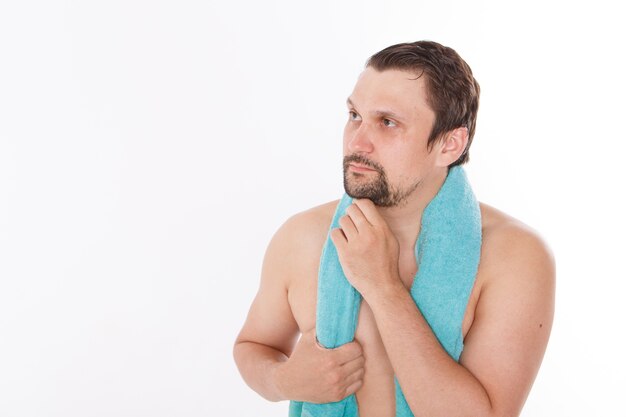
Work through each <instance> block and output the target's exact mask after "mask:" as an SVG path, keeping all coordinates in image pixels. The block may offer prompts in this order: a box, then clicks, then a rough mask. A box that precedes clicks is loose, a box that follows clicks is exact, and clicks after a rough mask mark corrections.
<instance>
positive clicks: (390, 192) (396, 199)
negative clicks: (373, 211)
mask: <svg viewBox="0 0 626 417" xmlns="http://www.w3.org/2000/svg"><path fill="white" fill-rule="evenodd" d="M351 162H356V163H358V164H360V165H364V166H366V167H368V168H371V169H373V170H374V171H376V173H369V174H362V173H359V172H353V171H352V172H351V171H350V163H351ZM368 176H371V177H373V178H371V179H369V180H368V179H367V177H368ZM419 184H420V182H419V181H418V182H416V183H415V184H413V185H412V186H411V187H409V189H408V190H398V189H397V188H395V187H393V186H391V185H390V184H389V181H388V179H387V174H386V173H385V170H384V168H383V167H382V166H380V165H379V164H377V163H376V162H374V161H370V160H369V159H367V158H365V157H364V156H362V155H359V154H352V155H348V156H345V157H344V158H343V188H344V190H345V191H346V194H348V195H349V196H350V197H352V198H367V199H369V200H371V201H372V202H373V203H374V204H375V205H376V206H379V207H395V206H399V205H401V204H402V203H403V202H406V200H407V197H408V196H409V194H411V193H412V192H413V191H415V189H416V188H417V187H418V186H419Z"/></svg>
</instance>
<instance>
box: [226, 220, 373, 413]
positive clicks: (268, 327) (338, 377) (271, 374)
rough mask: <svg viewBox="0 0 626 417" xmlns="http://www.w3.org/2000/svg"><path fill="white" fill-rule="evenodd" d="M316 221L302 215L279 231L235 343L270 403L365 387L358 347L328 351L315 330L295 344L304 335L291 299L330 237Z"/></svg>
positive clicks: (337, 395)
mask: <svg viewBox="0 0 626 417" xmlns="http://www.w3.org/2000/svg"><path fill="white" fill-rule="evenodd" d="M316 221H317V219H316V218H315V216H313V215H312V213H307V212H305V213H301V214H299V215H296V216H294V217H292V218H290V219H289V220H288V221H287V222H285V224H284V225H283V226H282V227H281V228H280V229H279V230H278V231H277V232H276V234H275V235H274V237H273V238H272V240H271V242H270V244H269V245H268V248H267V251H266V253H265V259H264V261H263V268H262V272H261V284H260V286H259V291H258V293H257V295H256V297H255V299H254V301H253V303H252V306H251V307H250V311H249V313H248V317H247V319H246V322H245V324H244V326H243V328H242V329H241V332H240V333H239V336H238V337H237V340H236V341H235V346H234V349H233V355H234V358H235V362H236V363H237V366H238V368H239V371H240V373H241V375H242V377H243V378H244V380H245V381H246V383H247V384H248V385H249V386H250V387H251V388H252V389H253V390H255V391H256V392H258V393H259V394H260V395H261V396H263V397H264V398H266V399H268V400H270V401H280V400H287V399H289V400H300V401H309V402H318V403H321V402H331V401H338V400H340V399H342V398H344V397H346V396H348V395H350V394H352V393H353V392H355V391H356V390H357V389H358V388H359V387H360V386H361V384H362V378H363V373H364V371H363V365H364V362H365V359H364V358H363V355H362V350H361V347H360V346H359V345H358V343H356V342H353V343H349V344H346V345H344V346H341V347H340V348H337V349H332V350H330V349H324V348H322V347H321V346H320V345H318V344H317V342H316V339H315V333H314V329H312V330H311V331H308V332H306V333H305V334H303V335H302V337H301V338H300V341H299V342H298V343H297V344H296V340H297V338H298V335H299V333H300V332H299V329H298V324H297V322H296V320H295V318H294V316H293V313H292V311H291V307H290V305H289V301H288V297H287V295H288V290H289V286H290V281H291V280H292V279H299V274H301V271H302V270H303V269H306V268H303V265H304V264H305V263H307V262H313V263H314V264H315V265H317V264H318V263H319V252H321V246H320V240H321V242H322V243H323V239H324V236H325V233H324V232H322V237H321V239H319V238H316V234H319V231H318V229H319V227H317V226H316ZM327 227H328V226H325V228H324V230H327ZM317 246H320V247H319V248H318V247H317ZM315 253H318V255H317V259H312V258H311V257H312V256H313V257H315Z"/></svg>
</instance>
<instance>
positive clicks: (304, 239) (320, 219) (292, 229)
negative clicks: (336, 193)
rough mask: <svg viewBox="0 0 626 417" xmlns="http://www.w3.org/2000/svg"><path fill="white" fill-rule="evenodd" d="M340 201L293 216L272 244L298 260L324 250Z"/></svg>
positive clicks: (281, 227) (321, 205) (277, 233)
mask: <svg viewBox="0 0 626 417" xmlns="http://www.w3.org/2000/svg"><path fill="white" fill-rule="evenodd" d="M338 202H339V200H333V201H329V202H327V203H324V204H320V205H318V206H315V207H312V208H310V209H308V210H304V211H301V212H298V213H296V214H293V215H292V216H291V217H289V218H288V219H287V220H286V221H285V222H284V223H283V224H282V225H281V226H280V228H279V229H278V230H277V231H276V233H275V235H274V238H273V239H272V244H273V245H276V246H280V247H282V248H283V252H289V253H290V254H291V255H296V256H297V257H298V258H299V257H300V256H301V255H307V254H315V253H316V252H318V251H319V252H320V253H321V250H322V246H323V243H324V242H325V240H326V236H327V234H328V229H329V227H330V224H331V221H332V218H333V215H334V213H335V209H336V207H337V204H338Z"/></svg>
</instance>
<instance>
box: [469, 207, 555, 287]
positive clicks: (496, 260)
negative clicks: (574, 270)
mask: <svg viewBox="0 0 626 417" xmlns="http://www.w3.org/2000/svg"><path fill="white" fill-rule="evenodd" d="M480 210H481V216H482V221H483V225H482V228H483V253H482V258H483V259H484V261H485V263H486V265H485V268H486V269H488V270H489V271H490V272H491V273H490V274H489V275H490V276H491V278H494V279H499V278H500V277H504V276H507V277H511V279H528V278H529V277H530V276H535V277H536V279H538V280H542V279H548V280H549V279H551V278H550V277H552V279H553V275H554V274H553V271H554V254H553V252H552V250H551V248H550V247H549V245H548V243H547V242H546V240H545V239H544V238H543V236H542V235H541V234H540V233H539V232H538V231H537V230H535V229H534V228H532V227H531V226H529V225H527V224H525V223H523V222H522V221H520V220H518V219H516V218H514V217H512V216H510V215H508V214H506V213H504V212H502V211H500V210H498V209H496V208H494V207H492V206H489V205H487V204H485V203H480ZM483 259H481V262H483Z"/></svg>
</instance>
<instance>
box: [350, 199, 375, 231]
mask: <svg viewBox="0 0 626 417" xmlns="http://www.w3.org/2000/svg"><path fill="white" fill-rule="evenodd" d="M346 214H347V215H348V216H350V218H351V219H352V221H353V222H354V224H355V226H356V228H357V230H359V231H360V230H361V229H363V228H365V227H369V226H371V223H370V222H369V221H368V220H367V217H366V216H365V214H364V213H363V211H362V210H361V209H360V208H359V206H358V205H357V204H356V203H352V204H350V205H349V206H348V208H347V209H346Z"/></svg>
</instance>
